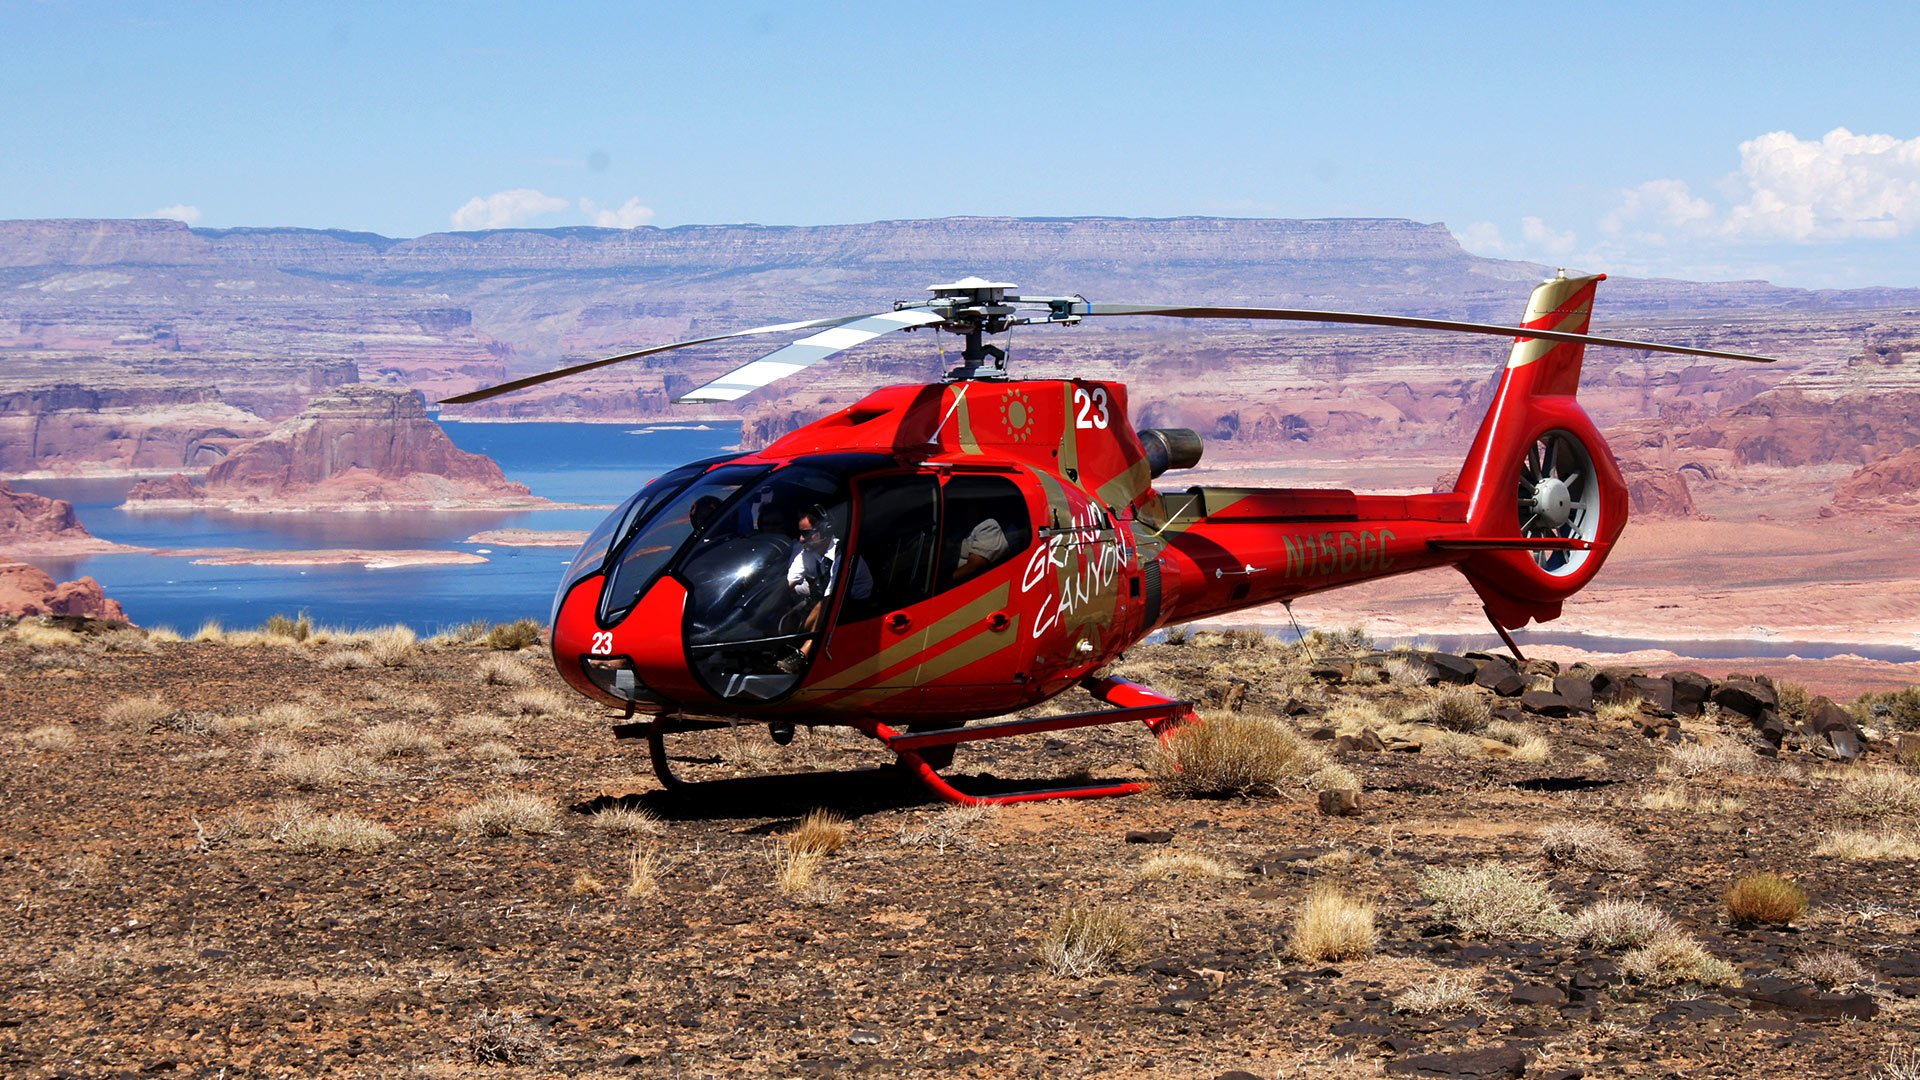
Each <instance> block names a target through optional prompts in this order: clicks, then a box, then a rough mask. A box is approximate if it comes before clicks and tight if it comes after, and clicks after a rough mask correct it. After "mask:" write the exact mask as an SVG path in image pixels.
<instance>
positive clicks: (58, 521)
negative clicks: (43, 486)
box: [0, 483, 93, 551]
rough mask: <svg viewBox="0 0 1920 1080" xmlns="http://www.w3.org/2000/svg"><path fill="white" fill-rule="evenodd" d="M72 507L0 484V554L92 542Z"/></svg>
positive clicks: (90, 536)
mask: <svg viewBox="0 0 1920 1080" xmlns="http://www.w3.org/2000/svg"><path fill="white" fill-rule="evenodd" d="M91 539H93V535H92V534H91V533H89V532H87V530H86V529H84V528H82V527H81V525H80V520H79V519H78V518H76V517H74V516H73V504H72V503H70V502H68V501H66V500H65V499H49V498H47V497H46V496H44V495H35V494H34V493H32V492H30V491H15V490H13V489H12V488H10V487H8V486H7V485H6V484H4V483H0V551H4V550H9V549H12V548H17V547H20V546H22V545H25V544H42V543H46V542H48V541H69V540H91Z"/></svg>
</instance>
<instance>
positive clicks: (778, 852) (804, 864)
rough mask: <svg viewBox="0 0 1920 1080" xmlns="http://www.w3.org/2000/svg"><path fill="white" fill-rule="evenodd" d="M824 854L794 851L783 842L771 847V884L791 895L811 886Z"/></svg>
mask: <svg viewBox="0 0 1920 1080" xmlns="http://www.w3.org/2000/svg"><path fill="white" fill-rule="evenodd" d="M825 860H826V856H824V855H822V854H820V853H819V852H817V851H795V850H793V849H792V848H790V847H788V846H786V845H785V844H776V845H774V849H773V884H774V887H775V888H778V889H779V890H780V891H781V893H783V894H785V895H787V896H792V895H794V894H796V893H803V892H806V891H807V890H808V889H810V888H812V887H813V879H814V878H815V877H816V876H817V875H818V874H819V873H820V864H821V863H822V862H824V861H825Z"/></svg>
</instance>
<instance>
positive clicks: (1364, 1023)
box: [1327, 1020, 1393, 1038]
mask: <svg viewBox="0 0 1920 1080" xmlns="http://www.w3.org/2000/svg"><path fill="white" fill-rule="evenodd" d="M1327 1033H1328V1034H1330V1035H1339V1036H1341V1037H1343V1038H1344V1037H1345V1036H1348V1035H1391V1034H1393V1029H1392V1028H1390V1027H1388V1026H1387V1025H1385V1024H1377V1023H1374V1022H1373V1021H1372V1020H1347V1021H1343V1022H1341V1023H1338V1024H1335V1025H1333V1026H1332V1027H1330V1028H1328V1029H1327Z"/></svg>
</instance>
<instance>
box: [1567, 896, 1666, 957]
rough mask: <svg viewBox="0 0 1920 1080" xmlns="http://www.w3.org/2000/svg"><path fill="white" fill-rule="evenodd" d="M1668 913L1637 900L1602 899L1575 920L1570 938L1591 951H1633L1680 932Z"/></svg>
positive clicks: (1568, 929)
mask: <svg viewBox="0 0 1920 1080" xmlns="http://www.w3.org/2000/svg"><path fill="white" fill-rule="evenodd" d="M1677 929H1678V927H1677V926H1676V925H1675V923H1674V921H1673V919H1672V918H1671V917H1669V916H1668V915H1667V913H1666V912H1664V911H1661V910H1660V909H1659V908H1656V907H1654V906H1653V905H1651V904H1645V903H1642V902H1640V901H1638V900H1601V901H1599V902H1597V903H1595V904H1592V905H1590V906H1589V907H1587V908H1585V909H1584V910H1582V911H1581V912H1580V914H1578V915H1575V916H1574V917H1573V920H1572V922H1571V923H1570V924H1569V925H1568V927H1567V937H1569V938H1571V939H1573V940H1574V941H1577V942H1579V943H1580V944H1582V945H1585V946H1586V947H1588V948H1590V949H1631V948H1634V947H1635V946H1639V945H1645V944H1646V943H1647V942H1649V941H1652V940H1653V939H1655V938H1657V937H1659V936H1661V935H1662V934H1667V933H1672V932H1673V931H1675V930H1677Z"/></svg>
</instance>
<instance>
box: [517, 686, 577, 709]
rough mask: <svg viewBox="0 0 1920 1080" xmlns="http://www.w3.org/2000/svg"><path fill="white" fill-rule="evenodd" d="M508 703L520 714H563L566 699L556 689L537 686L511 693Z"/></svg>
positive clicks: (565, 707)
mask: <svg viewBox="0 0 1920 1080" xmlns="http://www.w3.org/2000/svg"><path fill="white" fill-rule="evenodd" d="M508 704H509V705H510V706H511V707H512V709H513V711H515V712H517V713H519V714H520V715H521V716H565V715H567V699H566V697H565V696H563V695H562V694H560V693H559V692H558V691H554V690H549V689H547V688H545V687H539V688H536V689H532V690H522V691H520V692H519V693H517V694H515V695H513V697H512V698H511V699H510V700H509V702H508Z"/></svg>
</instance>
